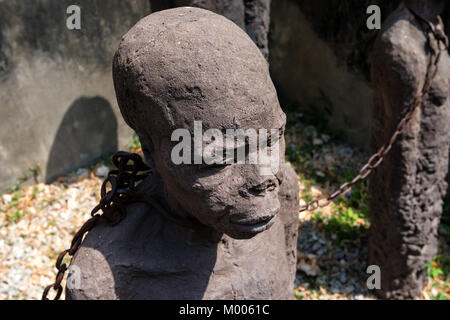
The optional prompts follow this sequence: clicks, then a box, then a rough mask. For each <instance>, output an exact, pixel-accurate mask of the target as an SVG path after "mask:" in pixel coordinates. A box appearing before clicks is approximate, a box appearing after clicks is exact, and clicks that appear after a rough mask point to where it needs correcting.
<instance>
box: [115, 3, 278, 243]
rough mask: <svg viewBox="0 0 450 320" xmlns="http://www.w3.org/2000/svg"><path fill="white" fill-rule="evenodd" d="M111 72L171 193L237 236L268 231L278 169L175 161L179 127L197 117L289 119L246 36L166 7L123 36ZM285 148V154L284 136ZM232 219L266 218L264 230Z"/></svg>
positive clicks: (260, 121) (253, 121)
mask: <svg viewBox="0 0 450 320" xmlns="http://www.w3.org/2000/svg"><path fill="white" fill-rule="evenodd" d="M113 76H114V85H115V89H116V94H117V99H118V104H119V107H120V110H121V112H122V115H123V117H124V118H125V121H126V122H127V123H128V124H129V125H130V126H131V127H132V128H133V129H134V130H135V131H136V132H137V133H138V135H139V137H140V139H141V143H142V145H143V149H144V152H145V153H146V158H151V161H152V162H153V164H154V166H155V169H156V171H158V173H159V174H160V175H161V176H162V178H163V180H164V182H165V184H166V188H167V190H168V192H169V193H170V194H171V196H173V197H174V198H175V199H176V201H177V202H178V203H179V204H180V205H181V206H182V207H183V208H185V209H186V210H187V211H188V212H189V213H191V214H192V215H194V216H196V217H197V218H198V219H199V220H200V221H202V222H203V223H205V224H208V225H211V226H213V227H215V228H216V229H219V230H221V231H223V232H225V233H228V234H230V235H232V236H235V237H240V238H243V237H249V236H253V235H254V234H256V233H257V232H256V231H255V230H257V231H258V232H260V231H262V230H264V228H265V227H264V223H262V222H264V221H268V220H270V219H269V218H271V217H273V216H274V215H275V214H276V212H277V211H278V209H279V201H278V198H277V190H278V181H277V179H276V178H275V176H273V175H272V176H269V177H268V176H262V175H261V174H260V173H259V171H258V167H257V166H256V165H238V164H233V165H228V166H224V167H221V168H217V167H215V168H211V169H208V168H206V170H200V169H198V168H196V167H195V166H193V165H191V166H179V165H178V166H177V165H174V164H173V163H172V162H171V161H170V156H171V150H172V148H173V146H174V143H173V142H171V135H172V133H173V131H174V130H176V129H187V130H189V131H190V132H192V133H193V130H194V120H196V121H202V124H203V129H204V130H207V129H210V128H214V129H219V130H221V131H224V130H225V129H238V128H239V129H249V128H253V129H255V130H258V129H263V128H264V129H267V130H270V129H282V128H283V127H284V124H285V119H286V117H285V114H284V113H283V111H282V110H281V108H280V106H279V103H278V98H277V94H276V91H275V88H274V86H273V83H272V81H271V79H270V75H269V70H268V66H267V62H266V60H265V59H264V57H263V56H262V55H261V53H260V51H259V49H258V48H257V47H256V45H255V44H254V43H253V42H252V40H251V39H250V38H249V37H248V36H247V34H246V33H245V32H244V31H242V30H241V29H240V28H239V27H238V26H237V25H235V24H234V23H233V22H231V21H230V20H228V19H226V18H224V17H222V16H220V15H217V14H215V13H212V12H210V11H207V10H203V9H198V8H190V7H184V8H176V9H170V10H165V11H159V12H156V13H153V14H151V15H149V16H147V17H145V18H144V19H142V20H141V21H139V22H138V23H137V24H136V25H135V26H134V27H133V28H132V29H131V30H130V31H129V32H128V33H127V34H126V35H125V36H124V37H123V39H122V41H121V43H120V46H119V49H118V50H117V53H116V55H115V57H114V64H113ZM280 154H281V159H283V155H284V141H282V144H281V148H280ZM147 160H149V159H147ZM280 161H282V160H280ZM196 197H197V198H196ZM233 221H234V222H236V221H237V222H243V223H247V224H250V225H251V223H253V222H255V223H256V222H260V228H259V229H258V228H256V227H257V226H256V224H255V228H256V229H255V230H253V231H252V230H251V227H248V226H247V227H245V228H240V227H239V226H237V227H236V226H233V225H234V222H233ZM237 224H239V223H237ZM261 225H263V227H261ZM268 226H270V224H269V223H267V225H266V227H268ZM249 230H250V231H249Z"/></svg>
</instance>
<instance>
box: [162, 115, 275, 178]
mask: <svg viewBox="0 0 450 320" xmlns="http://www.w3.org/2000/svg"><path fill="white" fill-rule="evenodd" d="M280 132H281V131H280V129H271V130H270V133H269V132H268V130H267V129H259V130H256V129H247V130H245V131H244V130H243V129H225V130H224V131H222V130H219V129H208V130H206V131H205V132H203V124H202V121H194V136H193V137H192V135H191V132H189V130H187V129H176V130H175V131H174V132H173V133H172V137H171V140H172V141H174V142H178V144H177V145H175V146H174V147H173V149H172V152H171V160H172V162H173V163H174V164H176V165H181V164H199V165H200V164H206V165H229V164H233V163H236V164H255V165H256V164H257V165H258V167H259V169H260V174H261V175H274V174H276V173H278V169H279V166H280V146H279V140H280V136H281V133H280Z"/></svg>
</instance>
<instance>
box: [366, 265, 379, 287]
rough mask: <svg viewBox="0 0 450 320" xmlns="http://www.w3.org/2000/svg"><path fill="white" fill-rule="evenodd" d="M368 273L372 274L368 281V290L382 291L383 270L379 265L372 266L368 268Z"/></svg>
mask: <svg viewBox="0 0 450 320" xmlns="http://www.w3.org/2000/svg"><path fill="white" fill-rule="evenodd" d="M366 272H367V273H368V274H370V277H369V278H368V279H367V281H366V285H367V289H369V290H380V289H381V269H380V267H379V266H377V265H371V266H368V267H367V270H366Z"/></svg>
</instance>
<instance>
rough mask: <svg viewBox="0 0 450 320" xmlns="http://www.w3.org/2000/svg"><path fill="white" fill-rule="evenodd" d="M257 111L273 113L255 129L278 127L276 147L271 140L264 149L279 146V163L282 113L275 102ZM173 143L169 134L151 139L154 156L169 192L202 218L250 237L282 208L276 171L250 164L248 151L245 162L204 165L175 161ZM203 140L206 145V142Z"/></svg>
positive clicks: (278, 158) (238, 235)
mask: <svg viewBox="0 0 450 320" xmlns="http://www.w3.org/2000/svg"><path fill="white" fill-rule="evenodd" d="M260 116H264V117H265V118H266V119H271V120H270V121H269V122H270V125H269V126H267V125H266V126H261V124H260V123H259V122H258V121H254V122H253V128H254V129H256V131H258V130H259V129H267V131H268V132H270V131H271V129H279V132H280V139H279V141H278V142H277V143H278V150H276V149H277V148H275V146H274V145H272V147H268V150H267V151H270V152H277V155H276V156H273V155H272V157H271V159H272V161H278V163H277V164H276V165H275V166H274V163H271V165H272V167H273V168H279V166H280V164H281V161H283V158H284V152H285V144H284V137H283V132H284V124H285V115H284V113H283V112H282V111H281V109H280V108H279V106H278V104H276V105H274V106H273V108H272V110H271V112H268V113H266V114H256V115H255V118H260ZM247 125H248V124H247ZM247 128H248V127H247V126H246V128H245V129H247ZM177 143H178V142H172V141H170V140H169V139H167V138H166V139H161V140H160V141H159V142H157V143H156V142H155V143H154V146H153V148H154V152H153V156H152V158H153V161H154V163H155V166H156V170H157V171H158V172H159V173H160V174H161V176H162V177H163V180H164V182H165V185H166V188H167V192H168V193H169V194H170V196H171V197H172V198H173V200H175V201H176V202H177V203H178V204H179V205H180V206H181V207H183V208H184V209H185V210H186V211H187V212H188V213H190V214H191V215H192V216H194V217H196V218H197V219H198V220H199V221H201V222H202V223H203V224H206V225H208V226H211V227H213V228H215V229H216V230H218V231H220V232H224V233H225V234H227V235H229V236H231V237H234V238H238V239H242V238H250V237H253V236H254V235H256V234H258V233H259V232H262V231H264V230H266V229H268V228H269V227H270V226H271V225H272V224H273V223H274V220H275V219H274V218H275V216H276V214H277V213H278V211H279V209H280V202H279V200H278V190H279V181H278V179H277V177H276V172H275V174H273V172H271V170H270V169H269V167H268V166H267V165H265V164H261V163H257V164H249V163H248V162H249V159H248V157H249V154H248V153H246V162H245V164H238V163H236V161H233V162H232V163H230V164H221V165H217V164H212V165H207V164H205V163H204V161H202V164H178V165H177V164H174V162H173V157H172V150H173V148H174V146H175V145H176V144H177ZM203 146H204V147H206V143H203ZM247 151H248V148H247ZM224 154H225V151H224ZM234 154H235V155H236V152H234ZM264 170H265V171H264Z"/></svg>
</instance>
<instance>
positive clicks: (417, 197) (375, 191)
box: [369, 7, 450, 299]
mask: <svg viewBox="0 0 450 320" xmlns="http://www.w3.org/2000/svg"><path fill="white" fill-rule="evenodd" d="M426 35H427V29H426V28H425V27H424V25H423V24H422V23H420V22H418V21H417V20H416V19H414V18H413V16H412V15H411V13H410V12H409V11H408V10H407V9H406V8H404V7H400V8H399V9H397V10H396V11H394V13H393V14H392V15H391V16H390V17H389V18H388V19H387V21H386V23H385V25H384V28H383V29H382V30H381V32H380V34H379V36H378V39H377V41H376V43H375V47H374V52H373V63H372V82H373V88H374V109H373V119H372V132H371V138H372V139H371V147H372V150H373V151H375V150H376V149H378V148H379V147H380V146H381V145H383V144H384V143H385V142H386V141H388V140H389V138H390V136H391V135H392V133H393V131H394V129H395V127H396V125H397V124H398V122H399V120H400V119H401V115H402V114H404V113H405V111H406V110H407V109H408V107H409V106H410V105H411V104H412V102H413V100H414V96H415V94H416V93H417V92H418V91H419V90H421V89H422V86H423V83H424V81H425V75H426V70H427V65H428V63H429V59H430V55H431V52H432V50H433V48H436V45H437V44H436V41H435V40H434V38H433V37H432V36H431V39H432V40H431V41H430V42H428V41H427V37H426ZM449 71H450V58H449V55H448V53H447V52H446V51H445V52H443V53H442V57H441V60H440V63H439V65H438V73H437V75H436V77H435V79H434V81H433V83H432V87H431V90H430V92H429V93H428V95H427V96H426V97H425V101H424V103H423V104H422V106H421V107H420V108H419V110H416V113H415V114H414V116H413V118H412V119H411V122H410V124H409V126H408V127H407V129H406V132H405V133H403V134H401V135H400V136H399V139H398V140H397V142H396V143H395V144H394V147H393V148H392V150H391V152H390V154H389V155H388V156H387V157H386V158H385V161H384V163H383V164H382V166H381V167H379V168H378V169H377V170H376V171H375V173H374V174H373V176H372V178H371V181H370V192H371V203H370V210H371V228H370V236H369V265H378V266H379V267H380V269H381V289H380V290H376V294H377V295H378V296H380V297H382V298H387V299H405V298H406V299H407V298H414V297H418V296H420V295H421V291H422V289H423V286H424V284H425V282H426V269H425V267H424V265H425V263H427V262H429V261H430V260H431V259H432V257H433V256H434V255H436V254H437V244H438V243H437V240H438V226H439V222H440V217H441V212H442V198H443V196H444V195H445V193H446V190H447V183H446V180H445V177H446V174H447V170H448V157H449V126H450V103H449V99H448V96H449Z"/></svg>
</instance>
